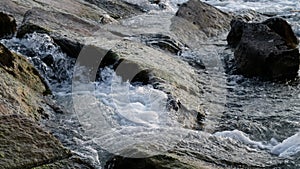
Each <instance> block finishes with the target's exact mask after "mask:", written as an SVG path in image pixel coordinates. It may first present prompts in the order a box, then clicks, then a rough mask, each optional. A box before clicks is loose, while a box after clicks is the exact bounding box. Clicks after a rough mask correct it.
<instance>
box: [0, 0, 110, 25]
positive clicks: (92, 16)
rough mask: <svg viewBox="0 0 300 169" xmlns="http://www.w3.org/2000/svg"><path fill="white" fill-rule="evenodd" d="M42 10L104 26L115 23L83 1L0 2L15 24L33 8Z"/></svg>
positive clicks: (0, 6) (101, 10)
mask: <svg viewBox="0 0 300 169" xmlns="http://www.w3.org/2000/svg"><path fill="white" fill-rule="evenodd" d="M34 7H37V8H42V9H44V10H47V11H52V10H59V11H61V12H63V13H68V14H71V15H74V16H77V17H79V18H81V19H82V20H86V21H91V22H95V23H101V24H106V23H110V22H115V20H114V19H113V18H112V17H110V16H109V15H108V14H107V12H105V11H104V10H103V9H100V8H99V7H97V6H95V5H92V4H89V3H87V2H84V1H83V0H65V1H60V0H52V1H47V0H35V1H32V0H22V1H0V10H1V11H5V12H8V13H10V14H13V15H14V17H15V18H16V20H17V24H18V25H19V24H21V22H22V20H23V16H24V14H25V13H26V12H27V11H28V10H30V9H32V8H34Z"/></svg>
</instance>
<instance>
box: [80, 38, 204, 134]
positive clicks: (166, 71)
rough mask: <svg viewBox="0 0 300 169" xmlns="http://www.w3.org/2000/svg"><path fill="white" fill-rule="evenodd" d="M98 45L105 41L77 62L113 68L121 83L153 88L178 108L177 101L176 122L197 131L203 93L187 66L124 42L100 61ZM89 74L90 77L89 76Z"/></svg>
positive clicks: (144, 47)
mask: <svg viewBox="0 0 300 169" xmlns="http://www.w3.org/2000/svg"><path fill="white" fill-rule="evenodd" d="M101 43H106V41H102V42H98V43H97V46H90V47H88V46H87V47H85V48H87V49H88V50H87V53H84V52H85V51H86V50H83V51H82V53H81V54H80V57H79V59H78V60H77V61H78V62H79V63H82V64H83V63H85V62H86V61H87V60H92V61H94V60H97V61H98V62H99V63H97V62H92V63H88V62H86V65H87V66H88V67H95V66H97V65H100V67H104V66H109V65H113V66H114V68H115V70H116V73H117V75H119V76H121V77H122V79H123V80H124V81H126V80H129V81H130V82H137V81H138V82H142V83H143V84H152V85H153V86H154V87H155V88H156V89H159V90H162V91H164V92H165V93H167V94H169V95H170V99H171V97H172V99H171V100H174V101H175V102H174V103H176V104H177V100H180V106H171V107H179V108H175V109H172V110H173V111H178V114H179V117H178V120H179V121H180V122H182V124H183V125H184V126H185V127H187V128H200V127H199V125H200V126H201V123H200V124H199V123H198V122H199V121H198V119H197V116H198V113H200V114H202V115H204V114H205V113H204V111H203V109H202V108H201V106H199V98H200V97H201V93H202V89H201V88H200V87H199V86H198V80H199V79H198V76H197V73H196V72H195V71H194V70H193V68H192V67H191V66H190V65H189V64H188V63H187V62H185V61H183V60H181V59H180V58H179V57H174V56H173V55H172V54H170V53H163V52H162V51H159V50H155V49H153V48H151V47H148V46H146V45H143V44H141V43H138V42H134V41H129V40H126V39H124V40H120V41H118V42H116V44H115V45H114V46H113V47H112V48H111V49H110V50H109V51H106V52H107V53H106V55H105V56H104V57H103V58H101V55H103V53H102V52H101V51H105V50H103V49H102V48H101V46H102V45H101ZM91 51H93V52H91ZM91 53H93V54H94V55H95V57H94V58H90V56H91ZM87 58H88V59H87ZM89 64H92V65H89ZM179 68H180V69H179ZM88 74H89V75H91V73H88ZM92 76H93V75H92ZM95 76H96V75H94V77H95ZM75 78H76V77H75ZM89 79H92V77H90V78H89ZM94 79H95V78H94Z"/></svg>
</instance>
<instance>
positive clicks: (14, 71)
mask: <svg viewBox="0 0 300 169" xmlns="http://www.w3.org/2000/svg"><path fill="white" fill-rule="evenodd" d="M0 64H1V67H2V68H4V69H5V70H6V71H7V72H8V73H10V74H11V75H13V76H14V77H15V78H16V79H18V80H19V81H20V82H22V83H23V84H26V85H27V86H28V87H30V88H31V89H33V90H36V91H37V92H39V93H44V92H46V91H47V90H49V88H48V86H47V84H46V83H45V82H44V80H43V78H42V77H41V76H40V74H39V72H38V71H37V70H36V68H35V67H33V65H32V64H30V63H29V62H28V60H26V59H25V58H24V57H23V56H20V55H18V54H15V53H12V52H10V51H9V50H8V49H7V48H6V47H5V46H4V45H2V44H1V43H0Z"/></svg>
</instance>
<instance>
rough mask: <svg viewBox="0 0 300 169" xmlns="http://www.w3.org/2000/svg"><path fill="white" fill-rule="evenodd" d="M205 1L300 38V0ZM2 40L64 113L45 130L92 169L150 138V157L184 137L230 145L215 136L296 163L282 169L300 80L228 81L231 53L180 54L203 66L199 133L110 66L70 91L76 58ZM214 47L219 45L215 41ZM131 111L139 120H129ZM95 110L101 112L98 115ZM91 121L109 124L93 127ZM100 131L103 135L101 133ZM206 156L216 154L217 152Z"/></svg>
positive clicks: (48, 44) (298, 150) (298, 106)
mask: <svg viewBox="0 0 300 169" xmlns="http://www.w3.org/2000/svg"><path fill="white" fill-rule="evenodd" d="M127 1H129V2H135V3H140V4H142V5H143V6H145V7H147V8H148V9H149V10H153V11H158V10H162V9H159V8H157V7H156V6H155V5H153V4H149V3H148V2H147V1H134V0H127ZM162 2H163V3H165V4H166V5H167V9H165V10H167V11H171V12H175V11H176V8H177V4H178V3H181V2H184V0H173V1H172V0H164V1H162ZM205 2H207V3H210V4H212V5H214V6H216V7H218V8H220V9H222V10H224V11H230V12H238V11H240V10H245V9H252V10H255V11H258V12H261V13H263V14H267V15H274V16H280V17H284V18H286V19H287V20H288V21H289V22H290V23H291V25H292V26H293V29H294V31H295V32H296V34H297V35H300V24H299V20H300V13H299V12H295V11H297V10H300V2H298V1H295V0H294V1H293V0H285V1H281V0H276V1H271V0H269V1H267V0H263V1H255V0H252V1H246V0H228V1H226V0H222V1H221V0H219V1H218V0H206V1H205ZM225 36H226V35H224V36H223V37H222V38H221V39H224V37H225ZM2 42H3V43H4V44H5V45H7V46H8V47H9V48H10V49H13V50H15V51H17V52H19V53H21V54H24V55H26V56H27V57H28V58H29V60H30V61H31V62H32V63H33V64H34V65H35V66H36V67H37V68H38V69H39V71H40V72H41V74H42V75H43V76H44V77H46V79H47V81H48V83H49V84H50V86H51V88H52V90H53V91H54V97H55V99H56V100H57V102H58V103H60V104H61V105H62V106H63V107H64V108H65V109H66V110H68V113H66V114H53V115H52V116H51V117H50V119H49V120H46V121H45V125H46V126H47V127H48V128H49V129H51V130H52V132H53V134H54V135H55V136H56V137H58V138H59V139H60V140H61V141H62V143H63V144H64V145H65V146H67V147H69V148H70V149H71V150H72V151H73V153H75V154H77V155H78V156H79V157H81V158H82V159H83V160H85V161H87V162H88V163H90V164H91V165H93V166H94V167H96V168H102V167H103V166H104V163H105V160H106V159H107V158H109V157H110V155H111V154H110V153H117V154H121V155H124V154H126V153H128V151H127V149H126V147H127V146H128V143H132V142H134V141H132V139H135V140H140V141H143V144H144V143H145V141H147V140H148V141H149V143H148V144H146V145H145V144H144V145H143V146H140V147H141V149H143V150H147V149H148V150H153V151H152V152H151V151H149V152H148V153H149V154H150V155H151V154H153V153H154V154H155V153H157V152H160V151H166V150H169V149H170V148H172V147H173V146H174V145H175V144H176V143H177V142H178V141H183V142H184V141H185V140H184V139H187V138H188V137H186V136H187V133H189V134H191V135H193V136H195V137H196V136H199V137H204V138H206V137H207V138H208V137H216V138H217V139H216V140H214V141H221V142H220V143H219V144H225V145H226V144H228V145H229V143H230V142H229V141H228V140H226V139H221V138H230V139H231V140H235V141H238V142H239V143H241V144H243V145H244V146H246V147H249V148H251V149H256V150H257V151H264V152H267V153H270V154H273V155H276V156H279V157H283V158H287V159H290V160H291V161H292V162H294V163H291V164H290V165H289V166H287V168H298V167H299V166H300V161H299V159H300V130H299V129H300V80H299V78H296V79H295V80H292V81H289V82H280V83H279V82H269V81H261V80H260V79H257V78H245V77H243V76H240V75H229V74H227V73H226V72H225V68H224V66H225V63H224V60H226V58H227V57H229V58H230V57H232V51H230V50H229V49H225V47H224V46H215V45H208V46H201V47H199V48H198V49H197V50H194V51H184V52H183V53H182V54H181V56H180V57H183V58H189V59H193V58H194V59H195V60H199V59H200V60H201V61H202V62H203V63H204V65H205V66H206V70H204V71H203V73H202V74H201V78H200V79H201V80H202V81H203V83H202V85H203V86H201V87H202V88H203V89H204V95H203V97H202V98H200V100H201V105H203V106H204V109H205V111H206V114H207V117H206V120H205V122H204V123H205V126H204V129H203V133H199V132H198V131H194V130H190V129H185V128H183V127H182V126H181V125H180V124H178V123H176V117H174V116H172V115H171V114H169V112H168V110H167V109H166V105H167V96H166V94H165V93H163V92H161V91H159V90H156V89H153V87H152V86H133V85H131V84H130V83H128V82H122V80H121V79H120V77H118V76H115V74H114V72H113V71H112V70H111V69H110V68H104V69H103V70H102V71H101V77H102V80H100V81H99V82H95V83H88V84H80V83H79V84H75V88H73V90H72V88H71V86H72V75H73V71H74V69H73V68H74V65H75V60H74V59H72V58H69V57H68V56H66V55H65V54H64V53H62V52H61V50H60V49H59V47H57V46H56V45H55V44H54V43H53V42H52V40H51V38H50V37H48V36H47V35H43V34H36V33H34V34H31V35H28V36H27V37H25V38H24V39H16V38H14V39H11V40H3V41H2ZM212 42H213V43H219V41H218V40H212ZM45 58H46V59H45ZM75 70H77V71H79V70H80V69H75ZM73 85H74V83H73ZM82 85H87V86H82ZM73 87H74V86H73ZM74 98H75V99H74ZM129 98H130V99H129ZM74 102H75V103H74ZM74 110H75V113H74ZM131 110H134V112H135V113H134V114H139V116H135V115H133V114H132V112H131ZM87 111H88V112H90V113H89V114H88V116H87V115H86V114H85V113H84V112H87ZM99 111H101V112H102V113H100V114H99ZM76 112H77V113H76ZM124 117H125V118H124ZM103 119H105V120H103ZM97 120H99V121H102V122H103V121H106V122H107V124H103V123H97ZM97 125H100V126H97ZM99 128H102V129H103V130H101V131H99V130H98V129H99ZM116 131H117V132H116ZM175 136H176V137H175ZM143 139H144V140H143ZM134 143H136V142H134ZM166 143H167V144H166ZM136 145H137V144H134V145H132V146H136ZM140 145H142V144H140ZM158 150H159V151H158ZM210 151H211V152H218V148H214V149H211V150H210ZM122 153H123V154H122ZM242 155H243V154H241V156H242Z"/></svg>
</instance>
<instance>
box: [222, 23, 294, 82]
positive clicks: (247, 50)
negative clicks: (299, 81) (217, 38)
mask: <svg viewBox="0 0 300 169" xmlns="http://www.w3.org/2000/svg"><path fill="white" fill-rule="evenodd" d="M231 27H232V29H231V31H230V32H229V34H228V36H227V41H228V44H229V45H230V46H232V47H233V48H235V51H234V58H235V64H236V67H237V70H238V71H239V72H240V73H242V74H244V75H246V76H261V77H263V78H267V79H282V78H293V77H295V76H296V75H297V72H298V69H299V50H298V48H296V46H297V45H298V39H297V38H296V36H295V34H294V33H293V31H292V29H291V27H290V25H289V24H288V23H287V22H286V21H285V20H283V19H281V18H271V19H268V20H266V21H264V22H262V23H245V22H243V21H241V20H233V21H232V22H231Z"/></svg>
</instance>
